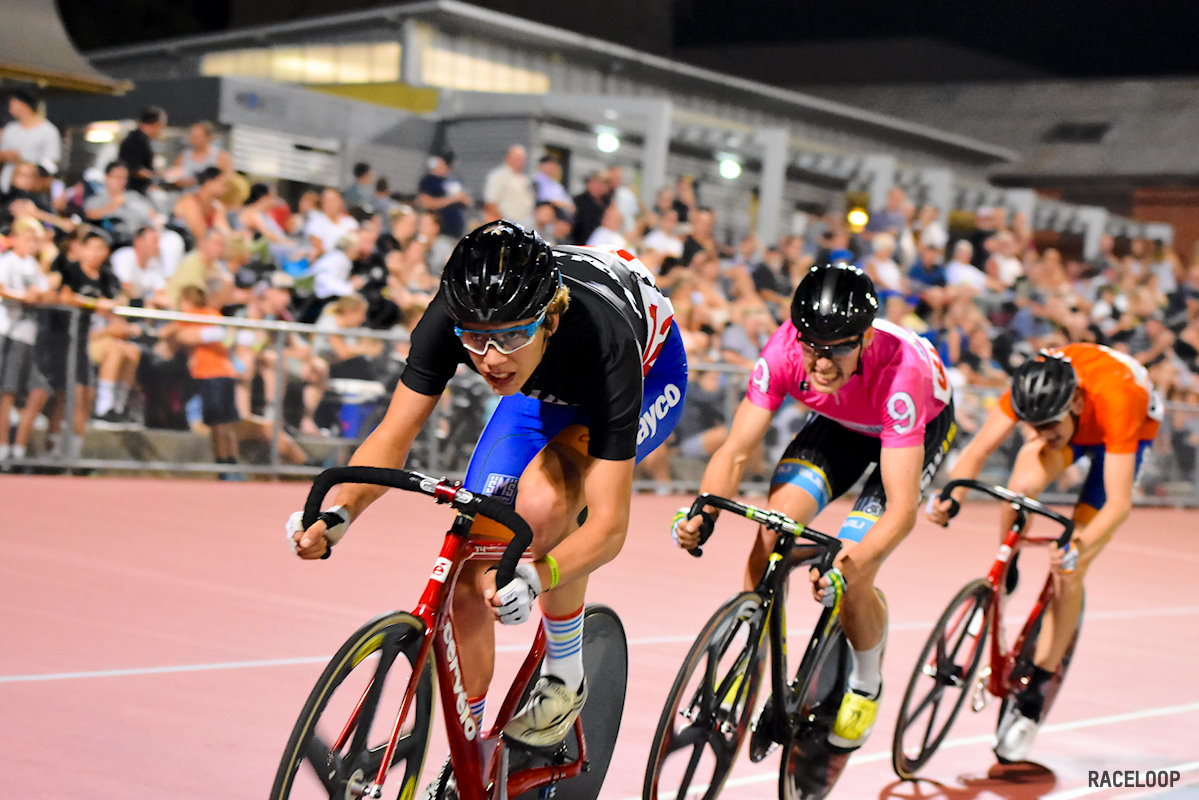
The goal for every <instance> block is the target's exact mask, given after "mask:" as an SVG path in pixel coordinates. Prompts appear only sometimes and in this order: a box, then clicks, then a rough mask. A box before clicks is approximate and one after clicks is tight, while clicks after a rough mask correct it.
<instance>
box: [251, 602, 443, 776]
mask: <svg viewBox="0 0 1199 800" xmlns="http://www.w3.org/2000/svg"><path fill="white" fill-rule="evenodd" d="M423 632H424V623H422V622H421V621H420V620H419V619H417V618H416V617H414V616H412V615H411V614H406V613H403V612H400V611H392V612H388V613H386V614H382V615H380V616H378V617H376V618H375V619H373V620H371V621H370V622H368V623H366V624H365V625H363V626H362V627H361V628H359V629H358V630H357V631H356V632H355V633H354V635H353V636H351V637H350V638H349V639H347V640H346V642H345V644H343V645H342V646H341V649H339V650H338V651H337V654H336V655H334V656H333V659H332V660H331V661H330V662H329V664H328V666H327V667H325V671H324V673H323V674H322V675H321V677H320V679H319V680H318V681H317V683H316V686H315V687H314V688H313V690H312V692H311V693H310V694H309V695H308V701H307V702H306V703H305V704H304V708H303V710H302V711H301V712H300V718H299V719H298V720H297V721H296V724H295V727H294V728H293V729H292V732H291V736H290V737H289V738H288V740H287V746H286V748H284V751H283V759H282V760H281V761H280V762H279V769H278V771H277V772H276V773H275V783H274V786H273V788H272V789H271V798H272V800H284V798H291V799H292V800H307V798H330V800H331V799H332V798H337V800H343V798H345V797H349V796H355V795H354V794H353V793H352V792H351V791H349V787H350V785H351V784H352V783H355V782H357V783H359V784H361V783H369V782H371V781H373V780H374V779H375V775H376V774H377V773H378V770H379V765H380V764H382V762H383V757H384V755H385V750H386V747H387V741H388V739H389V738H390V736H391V732H392V726H393V725H394V724H395V717H394V715H393V712H392V709H394V710H395V711H396V712H398V711H399V708H400V701H401V699H402V698H403V693H404V691H405V690H406V688H407V687H408V685H409V683H410V682H411V681H416V688H415V693H414V695H413V702H412V706H411V708H410V709H409V713H408V717H407V719H406V720H405V721H404V725H403V727H402V728H401V732H400V737H399V739H398V741H397V742H396V750H395V753H394V755H393V756H392V760H391V765H390V769H391V770H392V773H391V774H392V775H395V774H396V772H395V771H396V769H397V767H398V766H399V765H400V764H401V762H403V770H402V773H403V776H402V779H401V780H400V781H398V782H397V784H396V785H398V786H399V787H400V790H399V792H398V793H397V796H406V797H411V796H412V795H413V794H414V792H415V791H416V781H417V780H418V779H419V777H420V770H421V766H422V765H423V763H424V760H425V749H426V746H427V745H428V741H429V727H430V724H431V722H432V719H433V681H432V674H431V671H430V669H429V665H428V663H426V664H424V666H423V667H422V669H421V671H420V673H419V674H414V673H413V665H414V663H415V660H416V656H417V653H418V651H419V650H420V645H421V636H422V634H423ZM380 707H382V708H384V709H387V711H386V712H385V713H383V714H378V713H377V712H378V711H379V709H380ZM338 738H345V742H344V743H343V744H342V745H341V746H340V747H338V748H337V749H336V750H334V744H335V743H336V742H337V740H338Z"/></svg>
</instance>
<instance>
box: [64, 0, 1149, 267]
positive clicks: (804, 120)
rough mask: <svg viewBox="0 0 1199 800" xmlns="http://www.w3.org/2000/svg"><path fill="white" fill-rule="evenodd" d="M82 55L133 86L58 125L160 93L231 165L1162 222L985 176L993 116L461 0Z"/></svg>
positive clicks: (731, 232) (753, 207)
mask: <svg viewBox="0 0 1199 800" xmlns="http://www.w3.org/2000/svg"><path fill="white" fill-rule="evenodd" d="M89 56H90V59H91V61H92V63H93V64H94V65H95V66H96V67H97V68H98V69H100V70H103V71H104V72H105V73H106V74H109V75H113V76H116V77H117V78H119V79H127V80H131V81H133V82H134V84H135V88H134V89H133V90H132V91H130V92H128V93H127V94H125V95H124V96H122V97H119V98H111V97H106V98H88V97H78V98H63V99H61V100H58V101H56V103H55V116H56V118H57V119H58V120H59V121H60V124H61V125H62V126H63V127H64V128H74V129H75V130H77V131H78V132H80V133H85V134H86V133H87V132H88V127H89V126H93V127H94V126H96V124H97V123H101V124H102V123H104V122H107V121H111V120H114V119H115V120H120V119H130V118H133V117H134V116H135V115H136V113H137V111H138V110H139V109H140V108H142V107H144V106H146V105H160V106H162V107H164V108H166V109H167V110H168V112H169V113H170V115H171V122H172V124H176V125H178V124H186V123H188V122H191V121H195V120H200V119H210V120H214V121H216V122H217V123H218V124H220V125H221V126H224V127H225V128H226V129H227V132H228V143H229V147H230V150H231V152H232V156H233V160H234V166H235V168H236V169H238V170H241V171H244V172H246V173H249V174H251V175H253V176H256V177H263V178H274V179H281V180H285V181H295V182H298V183H306V184H307V183H316V184H333V185H341V184H343V183H346V182H348V178H349V172H350V168H351V166H352V165H353V164H354V163H355V162H356V161H367V162H369V163H371V164H372V165H373V166H374V167H375V169H376V171H377V173H378V174H385V175H387V176H388V177H389V178H390V179H391V182H392V185H393V186H394V187H403V186H415V185H416V182H417V180H418V179H419V177H420V175H421V174H422V172H423V170H424V164H425V158H426V156H427V155H428V154H429V153H431V152H435V151H440V150H445V149H449V150H452V151H453V152H454V153H455V154H456V156H457V161H456V163H455V172H456V173H457V174H458V176H459V177H461V178H462V179H463V180H464V182H465V183H466V185H467V186H468V187H469V188H470V189H472V190H473V191H475V192H478V191H479V190H480V189H481V187H482V185H483V181H484V177H485V175H486V172H487V171H488V170H489V169H490V168H492V167H493V166H494V165H495V164H497V163H498V162H499V161H500V160H501V159H502V157H503V154H504V151H505V150H506V149H507V147H508V146H509V145H510V144H512V143H516V142H519V143H522V144H525V145H526V146H528V147H529V150H530V153H532V154H534V157H536V155H537V154H539V153H540V152H541V151H542V150H550V151H552V152H555V153H557V154H559V155H560V156H561V158H562V160H563V162H564V165H565V166H566V168H567V176H566V177H567V180H566V183H567V187H568V189H571V190H572V191H578V190H579V188H581V183H582V179H583V176H584V175H585V174H586V173H587V172H588V171H589V170H590V169H592V168H594V167H598V166H601V165H605V164H612V163H618V164H622V165H624V166H626V167H630V168H631V170H630V172H632V173H634V174H636V175H637V176H638V180H637V184H638V185H639V188H640V193H641V197H642V199H643V200H645V201H646V202H647V203H652V200H653V197H654V194H655V193H656V191H657V190H658V188H660V187H661V186H664V185H669V184H671V183H672V182H673V180H674V179H675V178H677V177H678V176H680V175H693V176H695V177H696V179H697V181H698V182H699V183H700V185H701V186H702V190H701V197H702V202H703V203H704V204H705V205H708V206H711V207H713V208H714V209H715V210H716V211H717V215H718V219H719V220H721V225H722V230H720V231H718V232H717V233H718V234H719V235H724V236H726V237H732V236H735V235H738V234H741V233H744V232H745V231H747V230H749V229H750V228H755V229H756V230H757V231H758V234H759V236H760V237H761V238H762V239H763V241H774V240H776V239H777V238H778V236H780V235H782V234H784V233H787V232H788V230H789V226H790V220H791V215H792V212H793V211H794V210H796V209H812V208H831V209H838V208H843V207H845V206H846V204H847V202H849V200H847V198H854V199H858V198H860V199H861V200H862V201H863V202H865V203H867V204H869V205H870V206H871V208H875V207H879V206H881V205H882V203H883V200H884V198H885V196H886V193H887V190H888V189H889V188H890V187H891V186H893V185H900V186H902V187H903V188H904V189H906V190H907V191H908V194H909V196H910V197H911V198H912V199H913V201H915V202H917V203H923V202H928V203H931V204H933V205H935V206H937V207H938V208H940V209H942V210H943V211H945V212H947V213H948V212H952V211H964V212H970V211H972V210H973V209H974V208H977V207H978V206H982V205H1004V206H1006V207H1007V208H1008V209H1009V210H1011V211H1023V212H1025V213H1027V214H1028V215H1029V217H1030V219H1032V220H1033V224H1034V227H1036V228H1038V229H1045V230H1051V231H1057V232H1059V233H1061V234H1063V235H1065V236H1068V237H1071V238H1072V241H1073V242H1074V245H1075V246H1074V249H1075V250H1076V251H1080V252H1082V253H1083V254H1086V255H1089V254H1090V253H1092V252H1093V251H1094V249H1095V247H1096V246H1097V243H1098V240H1099V237H1100V235H1101V234H1102V233H1104V232H1105V231H1106V232H1108V233H1112V234H1114V235H1116V236H1147V237H1149V238H1154V239H1162V240H1167V241H1168V240H1169V239H1170V238H1171V236H1172V230H1171V228H1170V226H1168V225H1161V224H1153V223H1148V222H1139V221H1134V220H1132V219H1130V218H1128V217H1127V216H1119V215H1117V214H1115V213H1112V211H1111V210H1109V209H1107V208H1104V207H1101V206H1088V205H1073V204H1068V203H1064V202H1062V201H1060V200H1056V199H1052V198H1049V197H1043V196H1039V195H1038V194H1037V193H1036V192H1034V191H1033V190H1032V189H1031V188H1028V186H1025V185H1016V183H1014V182H1012V183H1009V184H1007V185H1005V186H997V185H996V184H995V182H994V181H993V177H994V176H995V175H999V174H1008V173H1010V171H1011V170H1010V168H1011V166H1012V165H1015V164H1020V163H1021V162H1022V160H1023V159H1024V155H1023V154H1022V152H1021V150H1020V149H1019V148H1018V147H1014V146H1011V145H1004V144H995V143H992V142H991V141H989V138H990V137H988V136H987V131H986V130H982V131H977V132H973V131H972V132H969V133H963V132H960V131H954V130H951V129H950V128H949V127H948V126H943V125H939V124H936V121H935V120H934V121H933V122H913V121H910V120H911V119H912V118H913V117H917V118H918V116H919V115H914V114H911V113H906V112H907V109H906V108H891V107H888V106H884V105H883V104H881V103H874V102H872V101H869V100H863V101H862V102H860V103H856V104H847V103H845V102H841V101H834V100H830V99H826V98H822V97H818V96H816V95H814V94H808V93H801V92H797V91H792V90H788V89H781V88H777V87H775V86H771V85H767V84H764V83H758V82H754V81H749V80H745V79H741V78H734V77H730V76H728V75H724V74H721V73H717V72H714V71H710V70H706V69H702V68H698V67H694V66H690V65H687V64H683V63H681V62H676V61H671V60H668V59H665V58H661V57H658V56H655V55H651V54H648V53H645V52H641V51H638V50H634V49H632V48H629V47H626V46H622V45H618V44H614V43H611V42H607V41H602V40H599V39H595V38H591V37H587V36H582V35H579V34H574V33H569V32H566V31H563V30H561V29H557V28H553V27H550V26H547V25H543V24H539V23H535V22H530V21H528V20H524V19H520V18H517V17H513V16H509V15H505V14H500V13H497V12H493V11H488V10H485V9H481V8H478V7H475V6H471V5H467V4H465V3H462V2H458V0H429V2H420V3H414V4H408V5H402V6H394V7H387V8H379V9H371V10H367V11H355V12H348V13H342V14H337V15H332V16H323V17H316V18H310V19H303V20H297V21H293V22H287V23H281V24H270V25H261V26H256V27H250V28H243V29H238V30H233V31H228V32H223V33H217V34H208V35H202V36H193V37H188V38H182V39H173V40H168V41H161V42H151V43H145V44H139V45H134V46H128V47H120V48H113V49H108V50H104V51H97V52H92V53H89ZM794 68H795V69H796V70H802V69H803V64H802V63H796V64H795V65H794ZM883 108H887V109H888V111H889V112H890V113H883V112H881V111H880V110H879V109H883ZM598 134H606V135H605V136H602V137H601V136H599V135H598ZM103 138H104V136H103V135H91V136H88V135H82V136H75V137H74V141H75V143H76V145H75V146H76V148H77V149H76V155H78V156H81V157H83V158H85V159H86V158H87V157H88V156H89V155H90V156H91V158H92V159H93V160H94V159H95V158H98V157H99V156H98V153H97V147H96V143H95V141H93V142H92V144H90V145H85V144H82V142H84V141H85V140H87V139H91V140H97V139H103ZM601 148H602V149H601ZM613 148H615V149H613ZM82 149H86V152H83V151H82ZM731 165H735V166H731ZM722 167H723V168H722ZM949 222H950V225H951V227H952V226H953V225H954V219H953V218H952V217H951V218H950V220H949Z"/></svg>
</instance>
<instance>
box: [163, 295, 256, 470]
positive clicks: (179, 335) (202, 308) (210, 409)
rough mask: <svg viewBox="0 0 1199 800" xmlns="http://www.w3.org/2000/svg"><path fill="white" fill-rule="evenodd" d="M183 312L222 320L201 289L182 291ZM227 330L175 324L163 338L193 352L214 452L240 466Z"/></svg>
mask: <svg viewBox="0 0 1199 800" xmlns="http://www.w3.org/2000/svg"><path fill="white" fill-rule="evenodd" d="M179 310H180V311H181V312H183V313H185V314H201V315H204V316H210V317H220V316H221V312H220V311H218V310H217V309H215V308H212V307H211V306H210V305H209V303H208V293H207V292H206V291H205V290H204V289H202V288H201V287H199V286H184V287H183V288H182V289H181V290H180V292H179ZM225 334H226V328H224V327H223V326H220V325H205V324H203V323H200V322H173V323H171V324H169V325H167V326H166V327H165V328H164V329H163V331H162V338H163V339H165V340H166V341H168V342H171V343H172V344H175V345H177V346H180V347H187V348H189V349H190V350H191V357H190V358H189V359H188V368H189V369H190V371H191V376H192V378H193V379H194V380H195V381H196V383H197V385H198V387H199V395H200V403H201V413H202V415H203V417H202V418H203V421H204V424H205V425H207V426H208V428H209V431H210V433H211V436H212V452H213V456H214V457H215V459H216V462H217V463H218V464H236V463H237V446H238V443H237V421H238V419H240V416H239V415H238V413H237V401H236V391H237V371H236V370H235V369H234V367H233V361H232V359H230V358H229V349H228V348H227V347H226V346H225V344H224V341H223V340H224V338H225ZM240 478H241V475H240V473H233V472H223V473H221V479H222V480H238V479H240Z"/></svg>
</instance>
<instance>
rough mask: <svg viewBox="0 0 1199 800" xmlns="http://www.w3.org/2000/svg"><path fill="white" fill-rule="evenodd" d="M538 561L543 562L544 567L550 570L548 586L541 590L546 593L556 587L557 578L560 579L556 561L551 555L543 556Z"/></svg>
mask: <svg viewBox="0 0 1199 800" xmlns="http://www.w3.org/2000/svg"><path fill="white" fill-rule="evenodd" d="M538 561H544V562H545V565H546V566H547V567H549V568H550V582H549V585H548V586H546V587H545V589H543V590H542V591H546V592H548V591H549V590H550V589H553V588H554V587H555V586H557V585H558V578H559V577H560V576H559V574H558V561H557V559H555V558H554V557H553V556H551V555H544V556H542V557H541V558H539V559H538Z"/></svg>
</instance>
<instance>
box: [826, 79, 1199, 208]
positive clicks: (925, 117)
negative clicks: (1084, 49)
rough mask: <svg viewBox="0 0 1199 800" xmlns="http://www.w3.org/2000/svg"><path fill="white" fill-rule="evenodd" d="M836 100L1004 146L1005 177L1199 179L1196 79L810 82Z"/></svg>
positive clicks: (1001, 175) (999, 177) (1001, 174)
mask: <svg viewBox="0 0 1199 800" xmlns="http://www.w3.org/2000/svg"><path fill="white" fill-rule="evenodd" d="M807 91H809V92H811V93H813V94H817V95H822V96H828V97H837V98H838V99H839V100H841V101H842V102H846V103H854V104H860V105H862V106H865V107H868V108H873V109H875V110H876V111H878V112H879V113H881V114H894V115H896V116H901V117H906V118H908V119H911V120H913V121H915V122H917V123H919V124H922V125H928V126H933V127H937V128H942V129H944V130H948V131H954V132H955V133H957V134H959V135H962V136H966V137H973V136H979V137H984V138H986V139H987V140H988V141H992V142H996V143H997V144H998V145H1000V146H1003V147H1007V148H1010V149H1011V150H1014V151H1016V152H1018V153H1020V157H1019V158H1017V159H1015V160H1013V161H1012V162H1011V163H1008V164H1004V165H1002V166H998V167H995V168H993V170H992V171H991V177H992V179H993V180H996V181H999V182H1004V183H1009V182H1010V183H1016V182H1027V183H1030V184H1040V185H1045V184H1046V183H1049V182H1056V183H1079V182H1110V181H1112V180H1127V181H1135V182H1137V183H1139V184H1141V185H1145V184H1151V183H1165V182H1175V181H1179V180H1190V179H1193V178H1194V177H1195V176H1197V175H1199V148H1196V147H1195V135H1196V132H1199V79H1160V78H1156V79H1118V80H1088V81H1079V80H1071V81H1036V82H1032V83H939V84H918V85H910V84H909V85H878V84H875V85H870V86H853V87H849V86H823V87H807Z"/></svg>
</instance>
